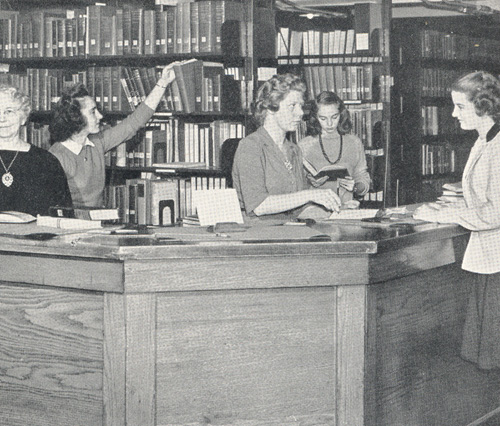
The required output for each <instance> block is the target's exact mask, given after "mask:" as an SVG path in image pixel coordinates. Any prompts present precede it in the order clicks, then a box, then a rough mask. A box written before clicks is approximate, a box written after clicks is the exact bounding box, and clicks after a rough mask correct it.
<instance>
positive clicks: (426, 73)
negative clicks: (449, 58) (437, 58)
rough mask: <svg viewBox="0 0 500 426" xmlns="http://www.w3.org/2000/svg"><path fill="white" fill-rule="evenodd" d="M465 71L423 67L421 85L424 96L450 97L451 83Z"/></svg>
mask: <svg viewBox="0 0 500 426" xmlns="http://www.w3.org/2000/svg"><path fill="white" fill-rule="evenodd" d="M462 74H463V71H459V70H447V69H438V68H422V73H421V86H420V87H422V96H430V97H450V96H451V85H452V84H453V82H454V81H455V80H457V79H458V78H459V77H460V76H461V75H462Z"/></svg>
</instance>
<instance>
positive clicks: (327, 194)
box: [309, 189, 342, 212]
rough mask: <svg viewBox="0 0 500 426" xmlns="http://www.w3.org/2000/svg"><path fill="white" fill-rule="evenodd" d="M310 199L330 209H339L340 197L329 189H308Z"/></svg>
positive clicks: (337, 210)
mask: <svg viewBox="0 0 500 426" xmlns="http://www.w3.org/2000/svg"><path fill="white" fill-rule="evenodd" d="M309 192H310V200H309V201H312V202H313V203H316V204H319V205H321V206H323V207H325V208H326V209H328V210H330V211H336V212H339V211H340V205H341V204H342V202H341V201H340V197H339V196H338V195H337V194H336V193H335V192H334V191H333V190H331V189H310V190H309Z"/></svg>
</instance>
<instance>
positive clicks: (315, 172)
mask: <svg viewBox="0 0 500 426" xmlns="http://www.w3.org/2000/svg"><path fill="white" fill-rule="evenodd" d="M303 164H304V167H305V168H306V170H307V171H308V172H309V173H311V175H312V176H313V177H314V178H315V179H319V178H322V177H323V176H328V178H329V180H337V179H341V178H345V177H346V176H349V172H348V171H347V169H346V168H345V167H344V166H342V165H338V164H330V165H328V166H324V167H321V168H320V169H317V168H316V167H314V165H313V164H312V163H311V162H309V161H308V160H306V159H305V158H304V160H303Z"/></svg>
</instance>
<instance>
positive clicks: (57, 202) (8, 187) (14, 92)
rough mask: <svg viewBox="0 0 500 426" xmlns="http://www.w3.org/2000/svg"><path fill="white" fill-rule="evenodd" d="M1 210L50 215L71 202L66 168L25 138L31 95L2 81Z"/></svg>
mask: <svg viewBox="0 0 500 426" xmlns="http://www.w3.org/2000/svg"><path fill="white" fill-rule="evenodd" d="M0 105H1V106H0V176H1V178H0V180H1V183H0V210H1V211H7V210H14V211H19V212H24V213H29V214H31V215H33V216H36V215H38V214H41V215H48V214H49V208H50V207H53V206H64V207H70V206H71V194H70V192H69V188H68V182H67V181H66V176H65V174H64V170H63V169H62V167H61V165H60V164H59V161H57V158H55V157H54V156H53V155H52V154H50V153H49V152H48V151H46V150H45V149H42V148H38V147H36V146H33V145H31V144H29V143H27V142H25V141H24V140H23V139H22V138H21V128H22V126H24V125H25V123H26V120H27V119H28V116H29V114H30V111H31V107H30V102H29V98H28V97H27V96H25V95H24V94H22V93H21V92H20V91H19V90H18V89H17V88H15V87H12V86H9V85H6V84H1V85H0Z"/></svg>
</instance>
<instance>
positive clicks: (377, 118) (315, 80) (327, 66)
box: [276, 0, 391, 207]
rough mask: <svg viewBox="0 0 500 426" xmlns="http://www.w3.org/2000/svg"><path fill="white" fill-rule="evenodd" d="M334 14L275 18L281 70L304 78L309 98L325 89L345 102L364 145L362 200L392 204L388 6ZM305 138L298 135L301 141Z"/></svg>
mask: <svg viewBox="0 0 500 426" xmlns="http://www.w3.org/2000/svg"><path fill="white" fill-rule="evenodd" d="M329 11H331V12H334V13H336V16H328V15H326V16H321V14H319V16H317V17H313V18H312V19H310V18H307V17H305V16H303V15H304V14H300V13H298V12H292V11H286V10H284V11H278V12H277V14H276V27H277V42H276V50H277V52H276V54H277V64H278V69H279V70H280V72H293V73H295V74H299V75H302V76H303V78H304V80H305V82H306V85H307V88H308V98H309V99H314V98H315V97H316V96H317V95H318V94H319V93H320V92H322V91H324V90H328V91H333V92H336V93H337V94H338V95H339V96H340V97H341V99H342V100H343V101H344V103H345V104H346V106H347V108H348V109H349V111H350V113H351V118H352V121H353V131H352V132H353V133H354V134H356V136H358V137H359V138H360V139H361V140H362V142H363V144H364V146H365V154H366V157H367V163H368V167H369V170H370V175H371V177H372V187H371V188H370V191H369V192H368V194H366V196H365V198H364V200H363V202H364V205H366V206H374V207H382V206H386V205H388V204H389V203H391V194H390V192H389V189H390V187H391V185H390V178H391V176H390V174H388V173H387V171H388V170H389V164H390V158H389V156H390V150H389V146H390V139H389V135H390V100H391V99H390V88H389V85H390V60H389V54H390V52H389V31H388V29H389V25H390V20H391V5H390V2H387V1H385V0H384V1H382V2H379V3H377V4H375V3H357V4H353V5H351V6H342V7H331V8H329ZM302 136H303V135H302V134H301V135H298V138H299V139H300V138H301V137H302Z"/></svg>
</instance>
